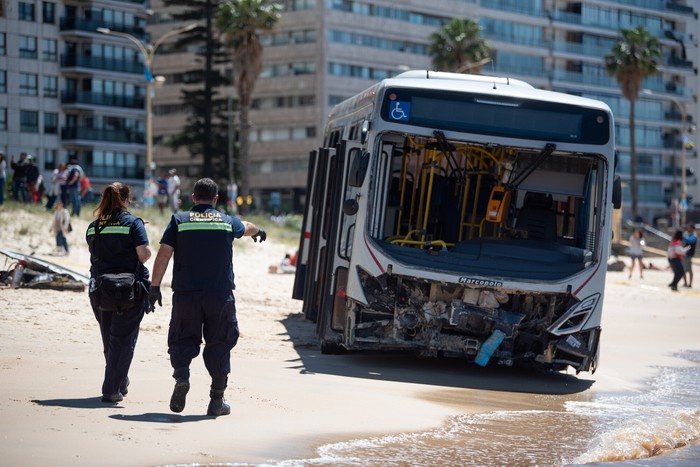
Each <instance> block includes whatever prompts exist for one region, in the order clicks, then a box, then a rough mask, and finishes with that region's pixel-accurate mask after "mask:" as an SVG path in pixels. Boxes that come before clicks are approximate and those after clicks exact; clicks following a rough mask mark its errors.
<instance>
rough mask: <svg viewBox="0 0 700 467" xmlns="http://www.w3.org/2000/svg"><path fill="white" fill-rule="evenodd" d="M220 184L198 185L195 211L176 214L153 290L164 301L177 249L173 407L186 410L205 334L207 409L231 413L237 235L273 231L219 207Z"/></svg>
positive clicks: (259, 236)
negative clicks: (164, 285)
mask: <svg viewBox="0 0 700 467" xmlns="http://www.w3.org/2000/svg"><path fill="white" fill-rule="evenodd" d="M217 193H218V186H217V185H216V183H215V182H214V181H213V180H211V179H209V178H202V179H200V180H198V181H197V182H196V183H195V185H194V193H192V201H194V203H195V206H194V207H193V208H192V210H191V211H187V212H181V213H176V214H173V216H172V218H171V220H170V223H169V224H168V226H167V227H166V229H165V232H164V233H163V238H162V239H161V241H160V249H159V250H158V255H157V256H156V260H155V263H154V265H153V282H152V285H151V289H150V293H149V302H150V306H151V307H152V308H155V303H156V302H158V304H159V305H161V306H162V305H163V304H162V300H161V292H160V284H161V281H162V279H163V275H164V274H165V271H166V269H167V267H168V263H169V262H170V257H171V256H172V255H173V253H174V254H175V260H174V265H173V281H172V289H173V309H172V315H171V318H170V329H169V331H168V353H169V354H170V363H171V365H172V367H173V370H174V373H173V378H175V388H174V390H173V394H172V397H171V398H170V410H172V411H173V412H182V410H183V409H184V408H185V398H186V396H187V392H188V391H189V389H190V382H189V377H190V363H191V362H192V359H194V358H195V357H196V356H197V355H199V349H200V343H201V342H202V336H204V342H205V345H204V351H203V352H202V356H203V358H204V364H205V366H206V368H207V371H208V372H209V375H210V376H211V388H210V392H209V397H210V398H211V400H210V402H209V407H208V408H207V415H211V416H215V417H216V416H219V415H228V414H229V413H231V408H230V407H229V405H228V404H226V403H225V402H224V391H225V389H226V385H227V382H228V374H229V373H230V371H231V349H232V348H233V347H234V346H235V345H236V342H237V341H238V321H237V319H236V304H235V299H234V297H233V289H234V288H235V286H234V282H233V263H232V261H233V240H234V239H236V238H241V237H244V236H247V237H253V240H255V241H256V242H257V241H258V240H260V241H261V242H264V241H265V240H266V239H267V234H266V233H265V231H264V230H261V229H259V228H258V227H256V226H255V225H254V224H252V223H250V222H246V221H241V220H239V219H238V218H236V217H230V216H228V215H226V214H223V213H221V212H219V211H217V210H216V209H215V206H216V202H217V201H218V198H219V196H218V194H217Z"/></svg>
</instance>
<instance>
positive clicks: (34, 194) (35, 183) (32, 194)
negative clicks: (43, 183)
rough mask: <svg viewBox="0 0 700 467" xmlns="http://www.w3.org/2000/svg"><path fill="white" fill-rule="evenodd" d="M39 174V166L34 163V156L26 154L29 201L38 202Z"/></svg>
mask: <svg viewBox="0 0 700 467" xmlns="http://www.w3.org/2000/svg"><path fill="white" fill-rule="evenodd" d="M40 178H41V175H40V174H39V168H38V167H37V166H36V164H34V158H33V157H32V156H31V155H29V156H27V185H26V189H27V195H28V198H29V202H30V203H38V202H39V183H40V180H39V179H40Z"/></svg>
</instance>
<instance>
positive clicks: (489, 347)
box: [474, 329, 506, 366]
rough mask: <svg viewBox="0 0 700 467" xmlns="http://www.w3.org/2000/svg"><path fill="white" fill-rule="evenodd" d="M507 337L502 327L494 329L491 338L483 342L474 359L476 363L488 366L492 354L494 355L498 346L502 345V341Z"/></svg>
mask: <svg viewBox="0 0 700 467" xmlns="http://www.w3.org/2000/svg"><path fill="white" fill-rule="evenodd" d="M505 337H506V334H505V333H504V332H503V331H501V330H500V329H496V330H495V331H493V334H491V335H490V336H489V338H488V339H486V340H485V341H484V343H483V344H481V348H480V349H479V353H478V354H477V355H476V358H475V359H474V363H476V364H477V365H480V366H486V364H487V363H488V362H489V359H490V358H491V355H493V353H494V352H495V351H496V349H497V348H498V346H499V345H501V342H503V339H505Z"/></svg>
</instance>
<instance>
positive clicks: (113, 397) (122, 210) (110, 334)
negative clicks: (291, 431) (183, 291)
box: [85, 182, 151, 403]
mask: <svg viewBox="0 0 700 467" xmlns="http://www.w3.org/2000/svg"><path fill="white" fill-rule="evenodd" d="M131 198H132V193H131V189H130V188H129V187H128V186H127V185H124V184H123V183H120V182H114V183H112V184H110V185H108V186H107V187H106V188H105V190H104V193H103V194H102V199H101V200H100V204H99V205H98V206H97V208H95V211H94V214H95V217H97V219H96V220H94V221H93V222H91V223H90V225H89V226H88V230H87V232H86V236H85V239H86V241H87V244H88V247H89V249H90V304H91V305H92V310H93V312H94V314H95V318H96V319H97V322H98V323H99V324H100V332H101V334H102V346H103V351H104V355H105V362H106V365H105V376H104V381H103V383H102V402H107V403H117V402H120V401H122V400H123V396H125V395H126V394H127V392H128V387H129V376H128V373H129V367H130V366H131V361H132V359H133V358H134V348H135V347H136V339H137V338H138V335H139V325H140V324H141V320H142V319H143V314H144V312H148V311H150V309H149V307H148V301H147V299H148V293H147V287H148V269H146V267H145V266H144V265H143V263H145V262H146V261H148V259H149V258H150V257H151V250H150V248H149V247H148V237H147V235H146V228H145V227H144V223H143V220H141V219H140V218H138V217H136V216H134V215H132V214H130V213H129V212H128V211H127V208H128V207H129V205H130V204H131ZM117 273H133V274H134V275H135V279H136V281H137V283H139V284H143V286H144V288H143V289H141V290H143V293H142V294H140V295H138V294H137V298H140V300H138V299H137V301H136V304H132V305H131V306H125V307H124V309H123V310H120V311H116V312H115V311H103V310H101V308H100V304H99V299H98V298H97V293H98V291H97V290H96V288H95V287H96V285H95V284H96V280H95V279H96V278H97V277H98V276H100V275H102V274H117Z"/></svg>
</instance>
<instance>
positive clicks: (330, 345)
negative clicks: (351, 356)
mask: <svg viewBox="0 0 700 467" xmlns="http://www.w3.org/2000/svg"><path fill="white" fill-rule="evenodd" d="M344 351H345V349H344V348H343V346H341V345H340V344H338V343H337V342H332V341H327V340H322V341H321V353H322V354H323V355H340V354H341V353H343V352H344Z"/></svg>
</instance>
